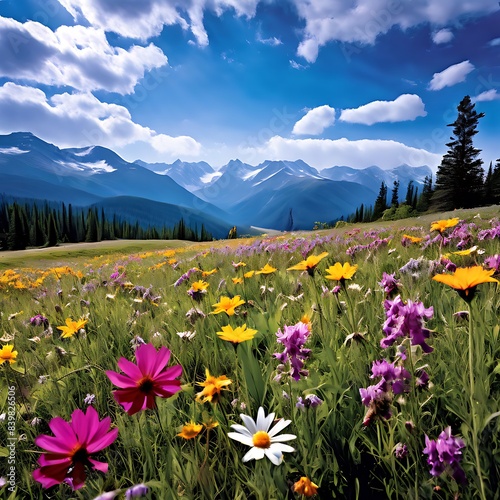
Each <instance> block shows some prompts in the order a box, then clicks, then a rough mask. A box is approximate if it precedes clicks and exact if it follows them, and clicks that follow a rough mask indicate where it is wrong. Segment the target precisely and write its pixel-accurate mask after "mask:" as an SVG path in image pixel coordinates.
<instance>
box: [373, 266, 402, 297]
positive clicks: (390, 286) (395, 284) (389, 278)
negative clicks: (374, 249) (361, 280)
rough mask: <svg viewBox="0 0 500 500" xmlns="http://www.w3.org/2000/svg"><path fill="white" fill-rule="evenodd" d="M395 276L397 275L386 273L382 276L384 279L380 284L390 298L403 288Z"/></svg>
mask: <svg viewBox="0 0 500 500" xmlns="http://www.w3.org/2000/svg"><path fill="white" fill-rule="evenodd" d="M395 275H396V273H392V274H387V273H386V272H384V273H383V274H382V279H381V280H380V281H379V282H378V284H379V285H380V286H381V287H382V288H383V289H384V292H385V293H386V294H387V295H389V296H390V295H391V294H393V293H394V292H395V291H397V290H398V288H399V287H400V286H401V283H400V282H399V281H398V280H397V279H396V277H395Z"/></svg>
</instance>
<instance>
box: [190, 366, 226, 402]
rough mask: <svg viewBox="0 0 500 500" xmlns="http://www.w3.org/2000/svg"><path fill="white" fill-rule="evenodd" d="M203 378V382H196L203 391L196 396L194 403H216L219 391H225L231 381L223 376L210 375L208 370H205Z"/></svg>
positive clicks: (219, 394)
mask: <svg viewBox="0 0 500 500" xmlns="http://www.w3.org/2000/svg"><path fill="white" fill-rule="evenodd" d="M205 376H206V378H205V381H204V382H198V385H201V386H202V387H204V389H203V390H202V391H201V392H199V393H198V394H197V395H196V401H198V402H199V401H201V402H202V403H206V402H207V401H209V402H210V403H217V402H218V401H219V399H220V396H221V391H223V390H226V389H227V386H228V385H230V384H232V382H233V381H232V380H230V379H228V378H227V377H226V376H225V375H221V376H220V377H214V376H213V375H210V372H209V371H208V368H207V369H205ZM202 398H203V400H202Z"/></svg>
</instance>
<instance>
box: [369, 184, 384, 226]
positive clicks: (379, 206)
mask: <svg viewBox="0 0 500 500" xmlns="http://www.w3.org/2000/svg"><path fill="white" fill-rule="evenodd" d="M387 208H388V207H387V186H386V184H385V182H384V181H382V184H381V185H380V190H379V192H378V196H377V199H376V200H375V205H374V206H373V214H372V220H377V219H380V217H382V215H383V213H384V211H385V210H387Z"/></svg>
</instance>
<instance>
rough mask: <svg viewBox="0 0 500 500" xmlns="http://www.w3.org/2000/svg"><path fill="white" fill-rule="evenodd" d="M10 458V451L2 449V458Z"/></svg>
mask: <svg viewBox="0 0 500 500" xmlns="http://www.w3.org/2000/svg"><path fill="white" fill-rule="evenodd" d="M8 456H9V450H8V449H7V448H0V457H1V458H5V457H8Z"/></svg>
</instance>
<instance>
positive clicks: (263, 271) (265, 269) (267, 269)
mask: <svg viewBox="0 0 500 500" xmlns="http://www.w3.org/2000/svg"><path fill="white" fill-rule="evenodd" d="M275 271H277V269H276V268H275V267H273V266H270V265H269V264H266V265H265V266H264V267H263V268H262V269H261V270H260V271H255V274H271V273H274V272H275Z"/></svg>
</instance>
